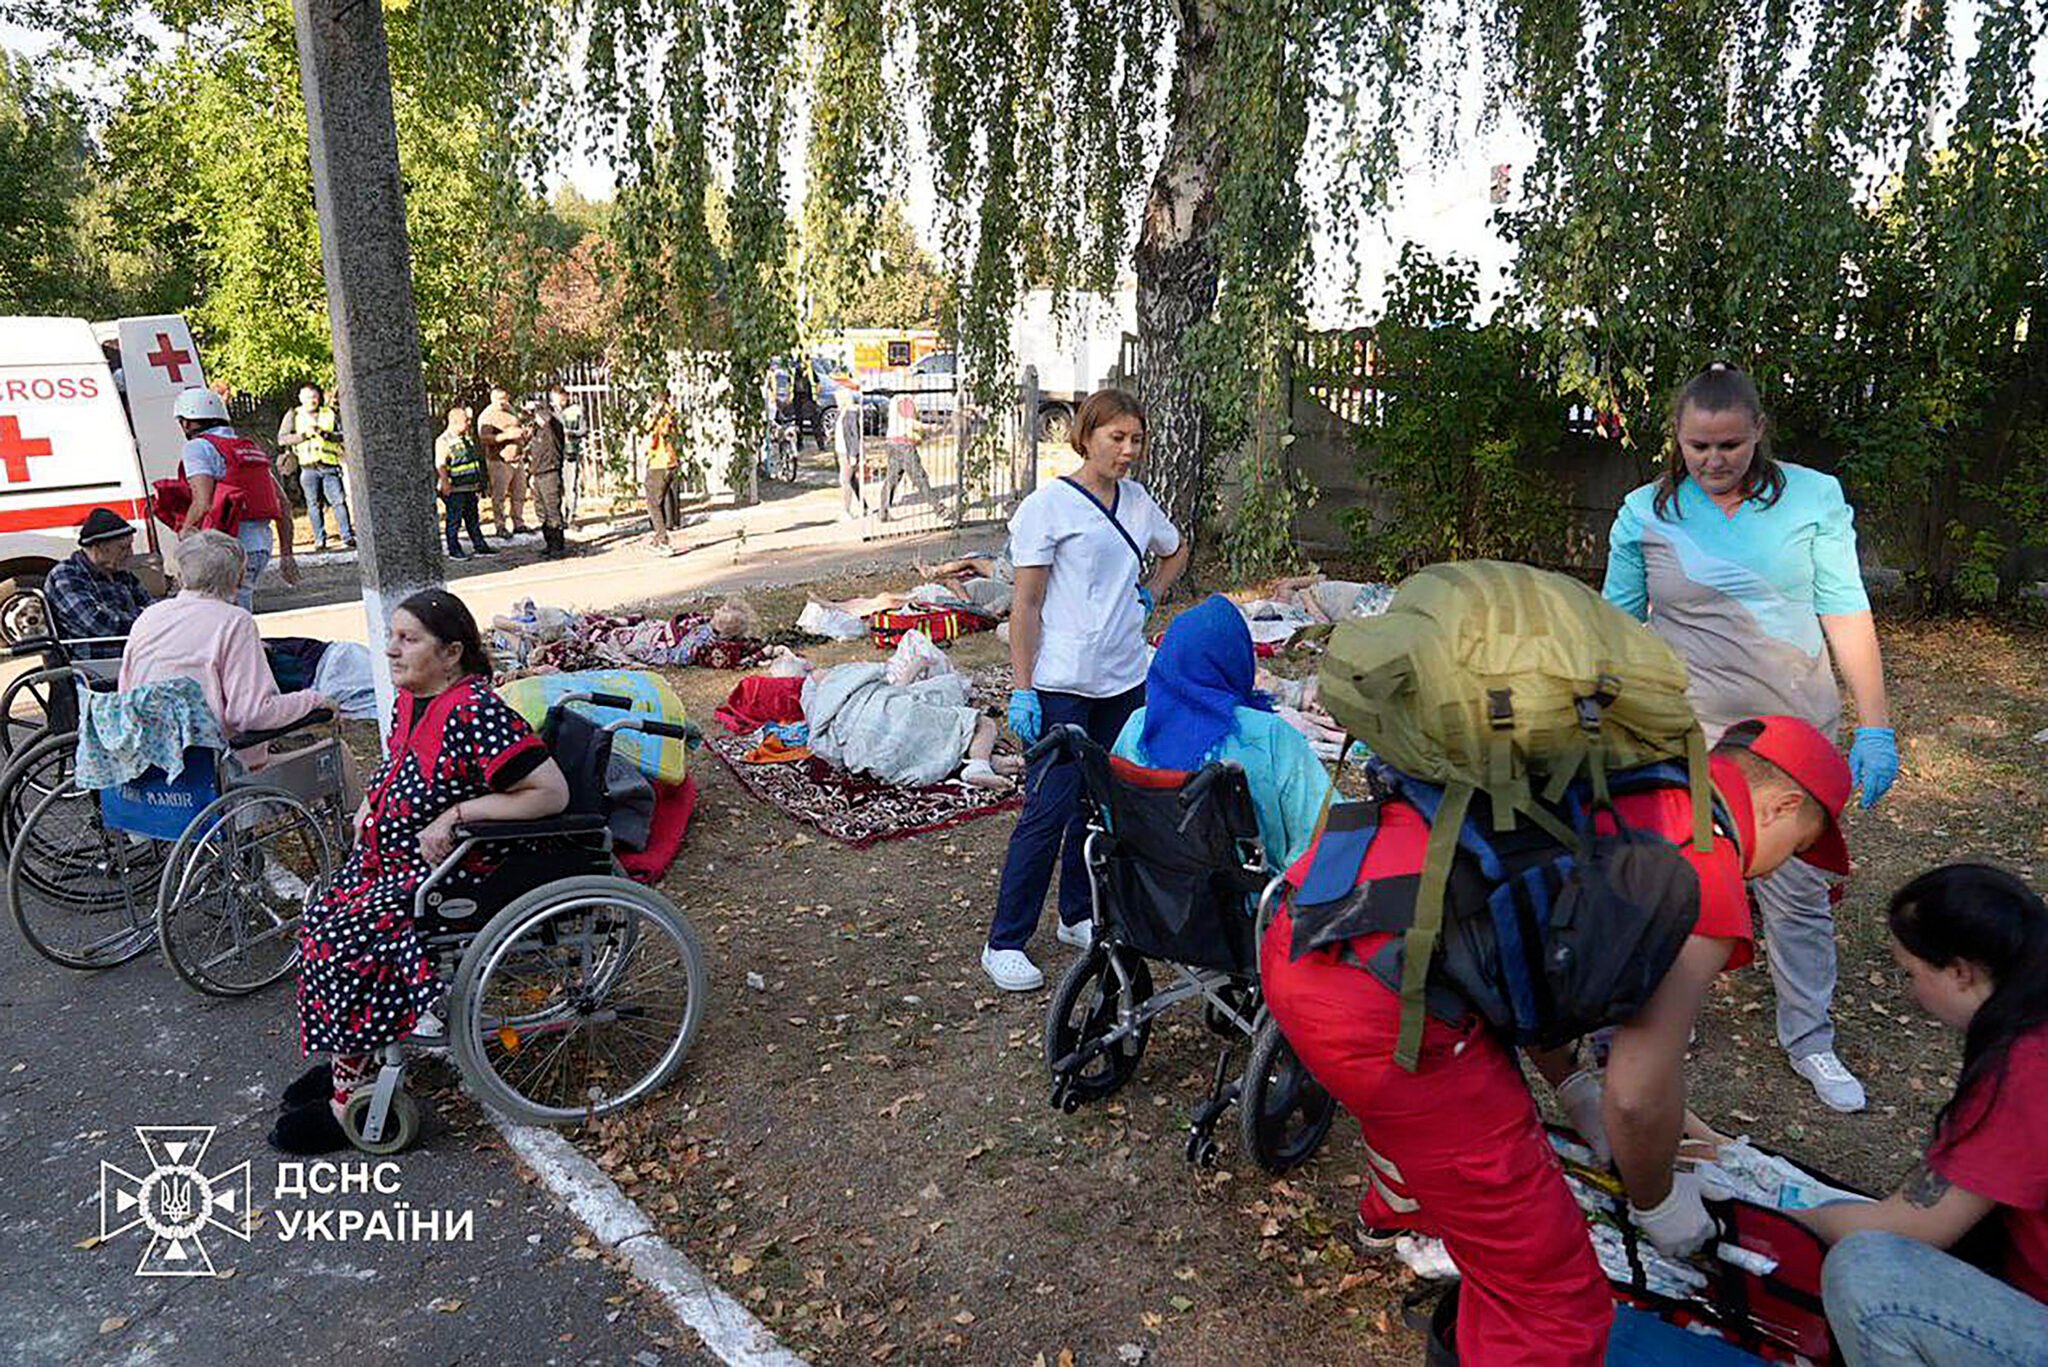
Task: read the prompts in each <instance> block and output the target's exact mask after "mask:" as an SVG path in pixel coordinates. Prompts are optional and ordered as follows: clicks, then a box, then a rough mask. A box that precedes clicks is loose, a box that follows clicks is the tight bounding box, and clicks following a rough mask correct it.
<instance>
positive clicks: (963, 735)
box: [803, 664, 978, 788]
mask: <svg viewBox="0 0 2048 1367" xmlns="http://www.w3.org/2000/svg"><path fill="white" fill-rule="evenodd" d="M884 669H885V667H884V666H882V665H879V664H859V665H840V666H839V667H838V668H836V669H832V670H828V671H827V672H826V673H825V674H823V675H822V676H813V677H812V678H810V679H808V680H806V681H805V682H804V691H803V705H804V719H805V720H806V721H808V722H809V723H810V724H811V753H813V754H815V755H817V756H818V757H819V758H820V759H822V760H825V761H826V762H827V763H829V764H836V765H838V766H839V767H840V768H842V769H850V770H853V771H854V772H856V773H863V774H872V775H873V776H874V777H876V778H878V779H880V780H882V781H883V782H884V783H896V784H902V785H904V786H906V787H916V788H922V787H928V786H930V785H931V784H934V783H939V782H942V781H943V780H945V779H946V778H948V777H949V776H950V775H951V774H952V773H953V771H954V770H955V769H958V768H959V767H960V760H961V758H962V757H963V756H964V755H966V753H967V742H968V741H969V740H971V739H973V737H974V723H975V719H976V717H977V715H978V714H977V713H976V712H975V710H974V709H973V708H972V707H970V706H968V703H967V697H968V693H967V680H966V679H965V678H964V677H963V676H961V675H959V674H941V675H939V676H938V677H937V678H933V679H920V680H919V681H918V682H916V683H914V684H911V685H910V686H908V687H906V688H892V687H890V685H889V683H888V682H887V680H886V679H885V678H884V677H883V675H884Z"/></svg>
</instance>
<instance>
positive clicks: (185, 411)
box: [171, 385, 228, 422]
mask: <svg viewBox="0 0 2048 1367" xmlns="http://www.w3.org/2000/svg"><path fill="white" fill-rule="evenodd" d="M171 411H172V412H173V413H176V414H177V415H178V416H179V417H181V418H190V419H192V420H193V421H194V422H226V421H227V420H228V402H227V400H226V399H223V398H222V397H221V396H220V395H218V394H216V393H214V392H213V391H212V390H211V389H201V388H199V387H198V386H196V385H195V386H193V387H192V388H190V389H188V390H186V391H185V392H184V393H182V394H180V395H178V402H177V406H176V407H174V408H173V409H172V410H171Z"/></svg>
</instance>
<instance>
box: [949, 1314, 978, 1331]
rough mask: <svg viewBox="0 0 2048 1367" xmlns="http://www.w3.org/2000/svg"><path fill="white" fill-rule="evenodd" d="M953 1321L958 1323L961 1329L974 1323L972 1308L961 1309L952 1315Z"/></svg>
mask: <svg viewBox="0 0 2048 1367" xmlns="http://www.w3.org/2000/svg"><path fill="white" fill-rule="evenodd" d="M953 1323H955V1324H957V1325H959V1326H960V1327H961V1328H963V1329H964V1328H966V1327H967V1326H968V1325H970V1324H972V1323H974V1312H973V1311H972V1310H962V1311H961V1312H960V1313H959V1314H957V1315H955V1316H953Z"/></svg>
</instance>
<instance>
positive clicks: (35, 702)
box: [0, 670, 53, 755]
mask: <svg viewBox="0 0 2048 1367" xmlns="http://www.w3.org/2000/svg"><path fill="white" fill-rule="evenodd" d="M50 689H51V681H50V679H49V677H48V676H47V674H45V673H44V672H43V671H41V670H38V671H36V672H35V673H32V674H24V675H22V676H21V677H20V678H18V679H15V680H14V681H13V682H11V683H9V684H8V685H7V687H6V688H5V689H4V690H0V755H16V754H20V753H21V752H22V751H24V750H26V749H28V747H29V746H31V745H33V744H35V742H36V740H37V738H39V737H40V736H41V735H42V734H43V733H44V732H45V731H47V730H48V729H49V726H50V718H51V714H52V701H53V699H52V695H51V692H50Z"/></svg>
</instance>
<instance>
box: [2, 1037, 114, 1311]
mask: <svg viewBox="0 0 2048 1367" xmlns="http://www.w3.org/2000/svg"><path fill="white" fill-rule="evenodd" d="M15 1071H16V1072H19V1071H21V1070H20V1069H18V1068H17V1069H16V1070H15ZM127 1327H128V1317H127V1316H126V1315H109V1316H107V1317H106V1318H105V1319H103V1320H101V1321H100V1332H101V1333H102V1334H118V1333H119V1332H121V1331H122V1330H123V1329H126V1328H127Z"/></svg>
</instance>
